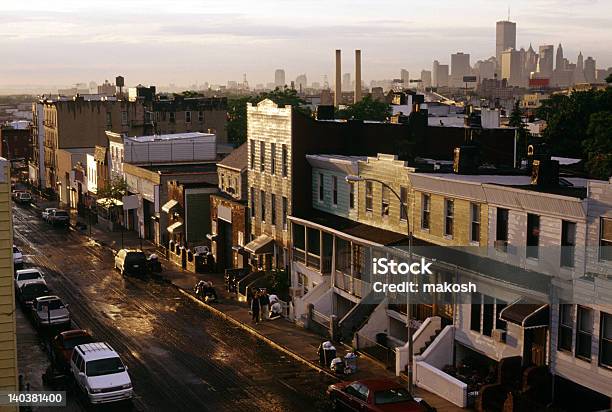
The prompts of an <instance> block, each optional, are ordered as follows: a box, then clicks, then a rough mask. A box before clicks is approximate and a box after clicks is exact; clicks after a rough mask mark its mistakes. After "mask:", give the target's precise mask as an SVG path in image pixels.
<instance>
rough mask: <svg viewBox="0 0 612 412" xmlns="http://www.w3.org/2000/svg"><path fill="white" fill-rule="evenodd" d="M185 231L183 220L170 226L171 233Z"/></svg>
mask: <svg viewBox="0 0 612 412" xmlns="http://www.w3.org/2000/svg"><path fill="white" fill-rule="evenodd" d="M182 231H183V222H174V223H173V224H171V225H170V226H168V232H170V233H179V232H182Z"/></svg>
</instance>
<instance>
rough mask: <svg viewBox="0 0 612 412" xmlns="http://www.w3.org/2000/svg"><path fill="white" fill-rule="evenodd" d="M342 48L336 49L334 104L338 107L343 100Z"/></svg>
mask: <svg viewBox="0 0 612 412" xmlns="http://www.w3.org/2000/svg"><path fill="white" fill-rule="evenodd" d="M341 53H342V52H341V51H340V49H337V50H336V82H335V84H334V87H335V89H336V91H335V92H334V104H335V106H336V107H338V106H339V105H340V102H341V101H342V56H341Z"/></svg>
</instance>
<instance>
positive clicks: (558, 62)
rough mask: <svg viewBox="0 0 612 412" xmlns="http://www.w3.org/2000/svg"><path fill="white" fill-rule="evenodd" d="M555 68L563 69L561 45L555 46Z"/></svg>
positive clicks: (563, 61)
mask: <svg viewBox="0 0 612 412" xmlns="http://www.w3.org/2000/svg"><path fill="white" fill-rule="evenodd" d="M555 70H565V59H564V58H563V46H562V45H561V43H559V46H557V56H556V57H555Z"/></svg>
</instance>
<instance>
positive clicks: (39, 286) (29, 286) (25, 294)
mask: <svg viewBox="0 0 612 412" xmlns="http://www.w3.org/2000/svg"><path fill="white" fill-rule="evenodd" d="M47 295H49V288H48V287H47V284H46V283H44V282H40V281H38V282H33V283H26V284H25V285H23V286H21V287H20V288H19V289H17V300H18V301H19V303H20V304H21V306H22V307H23V308H29V307H31V306H32V305H33V303H34V301H35V300H36V298H39V297H41V296H47Z"/></svg>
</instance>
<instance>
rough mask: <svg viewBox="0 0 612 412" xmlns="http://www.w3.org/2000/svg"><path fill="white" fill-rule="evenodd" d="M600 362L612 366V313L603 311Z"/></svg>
mask: <svg viewBox="0 0 612 412" xmlns="http://www.w3.org/2000/svg"><path fill="white" fill-rule="evenodd" d="M599 364H600V365H602V366H607V367H609V368H612V315H611V314H609V313H605V312H601V333H600V338H599Z"/></svg>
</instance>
